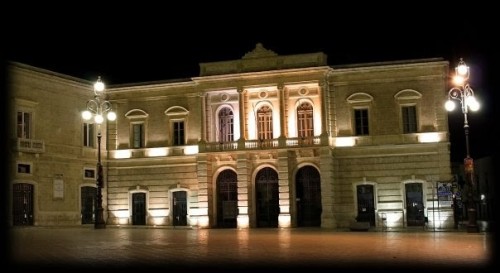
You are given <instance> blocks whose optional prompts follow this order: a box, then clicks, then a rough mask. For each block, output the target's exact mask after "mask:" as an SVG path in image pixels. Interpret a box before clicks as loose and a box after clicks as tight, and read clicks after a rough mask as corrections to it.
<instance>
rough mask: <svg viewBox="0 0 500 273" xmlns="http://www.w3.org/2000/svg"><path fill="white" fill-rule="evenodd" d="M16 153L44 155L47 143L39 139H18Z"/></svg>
mask: <svg viewBox="0 0 500 273" xmlns="http://www.w3.org/2000/svg"><path fill="white" fill-rule="evenodd" d="M16 151H18V152H23V153H34V154H39V153H44V152H45V143H44V142H43V140H38V139H29V138H18V139H17V145H16Z"/></svg>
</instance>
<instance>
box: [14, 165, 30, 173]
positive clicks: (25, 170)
mask: <svg viewBox="0 0 500 273" xmlns="http://www.w3.org/2000/svg"><path fill="white" fill-rule="evenodd" d="M17 173H26V174H30V173H31V165H30V164H23V163H19V164H17Z"/></svg>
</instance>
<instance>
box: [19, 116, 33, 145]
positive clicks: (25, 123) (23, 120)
mask: <svg viewBox="0 0 500 273" xmlns="http://www.w3.org/2000/svg"><path fill="white" fill-rule="evenodd" d="M17 137H18V138H24V139H31V113H28V112H22V111H18V112H17Z"/></svg>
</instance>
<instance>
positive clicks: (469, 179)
mask: <svg viewBox="0 0 500 273" xmlns="http://www.w3.org/2000/svg"><path fill="white" fill-rule="evenodd" d="M469 76H470V69H469V67H468V66H467V65H466V64H465V62H464V61H463V60H462V58H460V62H459V63H458V65H457V67H455V76H454V77H453V83H454V84H455V86H454V87H453V88H451V89H450V91H449V92H448V100H447V101H446V104H445V108H446V110H448V111H453V109H455V103H454V102H453V101H452V100H458V101H460V104H461V106H462V113H463V114H464V130H465V148H466V153H467V155H466V157H465V159H464V175H465V181H466V183H467V185H468V187H469V189H468V191H467V215H468V218H469V222H468V224H467V232H479V228H478V226H477V219H476V217H477V212H476V205H475V202H474V194H473V191H474V184H475V183H474V163H473V160H472V158H471V157H470V152H469V123H468V121H467V113H468V111H469V110H471V111H477V110H479V103H478V102H477V100H476V98H475V97H474V91H473V90H472V88H471V87H470V85H469V83H468V80H469Z"/></svg>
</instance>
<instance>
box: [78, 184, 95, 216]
mask: <svg viewBox="0 0 500 273" xmlns="http://www.w3.org/2000/svg"><path fill="white" fill-rule="evenodd" d="M80 195H81V198H82V204H81V205H82V225H85V224H93V223H94V216H95V205H96V196H97V188H96V187H88V186H86V187H82V188H81V192H80Z"/></svg>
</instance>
